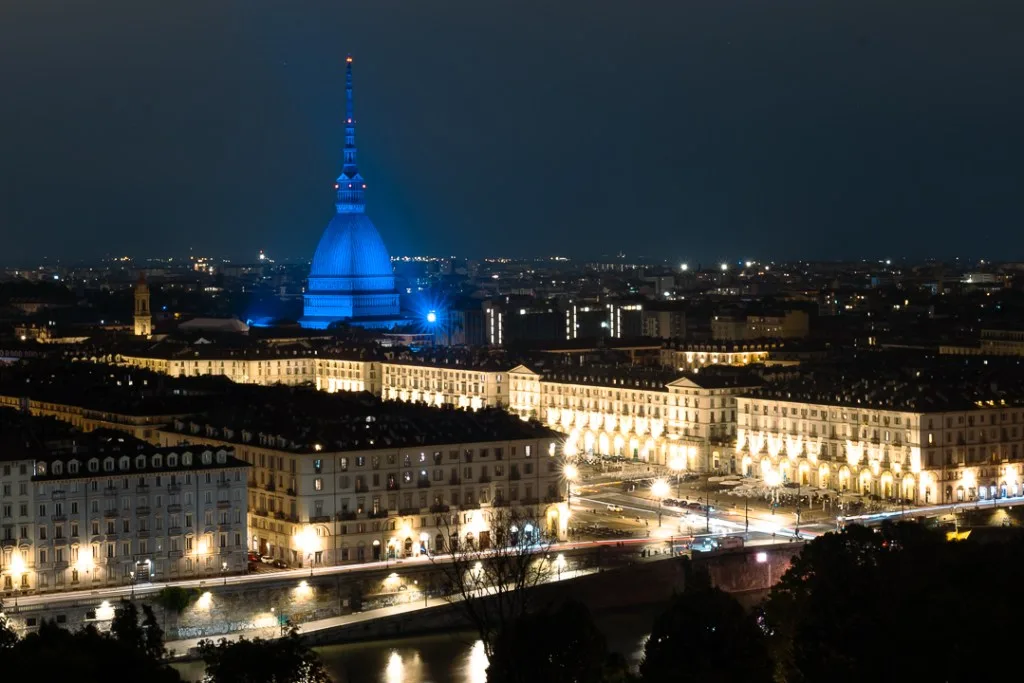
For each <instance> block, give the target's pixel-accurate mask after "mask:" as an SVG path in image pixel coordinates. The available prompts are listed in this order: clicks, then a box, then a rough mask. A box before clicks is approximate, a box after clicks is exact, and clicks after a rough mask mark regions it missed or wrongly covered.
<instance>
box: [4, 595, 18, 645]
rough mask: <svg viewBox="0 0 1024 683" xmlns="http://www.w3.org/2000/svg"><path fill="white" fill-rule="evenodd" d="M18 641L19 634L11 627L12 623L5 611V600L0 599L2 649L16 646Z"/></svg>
mask: <svg viewBox="0 0 1024 683" xmlns="http://www.w3.org/2000/svg"><path fill="white" fill-rule="evenodd" d="M17 642H18V634H17V633H15V632H14V629H13V628H11V624H10V622H9V621H8V620H7V614H6V613H4V601H3V600H0V650H6V649H8V648H11V647H14V645H15V643H17Z"/></svg>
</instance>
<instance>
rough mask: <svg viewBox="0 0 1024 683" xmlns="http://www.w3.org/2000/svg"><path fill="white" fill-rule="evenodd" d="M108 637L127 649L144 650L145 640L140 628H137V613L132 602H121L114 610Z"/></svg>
mask: <svg viewBox="0 0 1024 683" xmlns="http://www.w3.org/2000/svg"><path fill="white" fill-rule="evenodd" d="M110 635H112V636H113V637H114V638H116V639H117V640H119V641H120V642H122V643H124V644H125V645H127V646H129V647H134V648H138V649H140V650H142V649H144V646H143V642H144V640H145V638H144V635H143V632H142V627H140V626H139V611H138V609H136V607H135V603H134V602H131V601H129V600H122V601H121V604H120V605H118V606H117V608H116V609H115V610H114V619H113V620H112V621H111V622H110Z"/></svg>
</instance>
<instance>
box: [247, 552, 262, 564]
mask: <svg viewBox="0 0 1024 683" xmlns="http://www.w3.org/2000/svg"><path fill="white" fill-rule="evenodd" d="M249 561H250V562H259V561H260V555H259V553H254V552H250V553H249Z"/></svg>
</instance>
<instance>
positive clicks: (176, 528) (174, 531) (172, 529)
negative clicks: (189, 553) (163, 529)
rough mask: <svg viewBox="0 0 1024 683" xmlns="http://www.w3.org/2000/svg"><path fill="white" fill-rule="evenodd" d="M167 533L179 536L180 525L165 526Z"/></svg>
mask: <svg viewBox="0 0 1024 683" xmlns="http://www.w3.org/2000/svg"><path fill="white" fill-rule="evenodd" d="M167 535H168V536H181V527H180V526H171V527H167ZM178 557H181V556H180V555H179V556H178Z"/></svg>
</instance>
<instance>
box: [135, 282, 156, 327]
mask: <svg viewBox="0 0 1024 683" xmlns="http://www.w3.org/2000/svg"><path fill="white" fill-rule="evenodd" d="M151 334H153V315H152V311H151V310H150V308H149V285H148V284H146V275H145V273H139V281H138V282H136V283H135V336H137V337H148V336H149V335H151Z"/></svg>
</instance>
